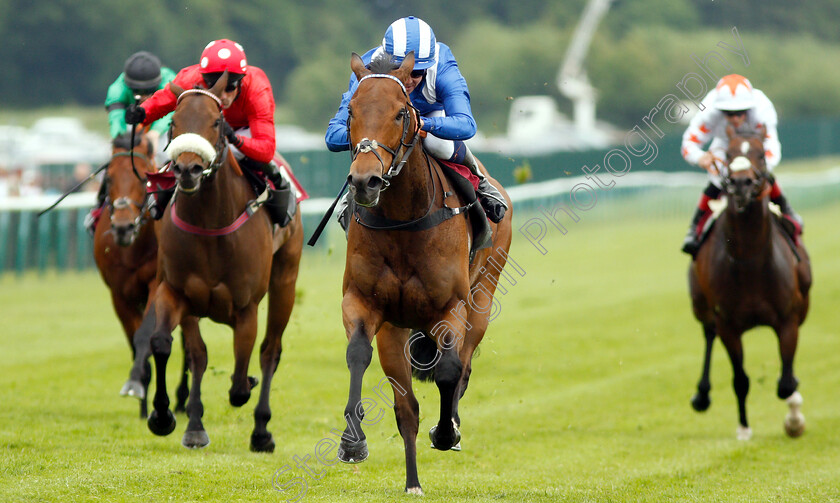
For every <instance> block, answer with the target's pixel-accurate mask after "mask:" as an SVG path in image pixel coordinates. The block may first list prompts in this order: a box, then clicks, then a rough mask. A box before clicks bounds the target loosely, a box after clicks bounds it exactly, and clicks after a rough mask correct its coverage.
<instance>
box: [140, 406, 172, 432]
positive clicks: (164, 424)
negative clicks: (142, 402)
mask: <svg viewBox="0 0 840 503" xmlns="http://www.w3.org/2000/svg"><path fill="white" fill-rule="evenodd" d="M146 424H148V425H149V430H151V432H152V433H154V434H155V435H158V436H161V437H165V436H166V435H169V434H170V433H172V430H174V429H175V416H174V415H173V414H172V411H171V410H169V409H166V414H165V415H164V416H163V417H161V416H160V414H158V411H157V410H153V411H152V414H151V415H150V416H149V420H148V421H147V423H146Z"/></svg>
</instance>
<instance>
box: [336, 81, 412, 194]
mask: <svg viewBox="0 0 840 503" xmlns="http://www.w3.org/2000/svg"><path fill="white" fill-rule="evenodd" d="M371 78H382V79H391V80H393V81H394V82H396V83H397V84H399V85H400V89H401V90H402V93H403V96H405V99H406V103H405V105H406V108H404V109H403V112H402V116H403V119H402V122H403V131H402V136H401V137H400V144H399V146H397V147H396V148H390V147H388V146H387V145H383V144H382V143H380V142H378V141H376V140H371V139H369V138H362V139H361V140H360V141H359V142H358V143H357V144H356V145H355V146H354V147H353V149H352V150H351V151H350V162H353V161H355V160H356V157H358V155H359V154H364V153H367V152H373V155H375V156H376V158H377V159H379V164H380V165H381V166H382V173H383V174H382V179H383V180H384V181H385V186H384V187H383V189H382V190H385V189H386V188H387V187H388V185H390V180H391V178H394V177H395V176H397V175H399V174H400V171H402V168H403V166H405V163H406V162H407V161H408V158H409V156H411V152H412V151H413V150H414V147H416V146H417V142H419V141H420V134H419V133H420V124H419V123H418V124H417V127H416V128H415V130H414V137H413V138H412V140H411V142H410V143H406V138H407V137H408V133H409V128H410V127H411V116H410V114H409V113H408V110H409V109H411V110H414V112H415V114H416V116H418V117H419V116H420V114H419V112H418V110H417V108H415V107H414V105H412V104H411V100H410V99H409V97H408V92H406V90H405V85H403V83H402V81H401V80H400V79H398V78H397V77H395V76H393V75H388V74H385V73H372V74H370V75H365V76H364V77H362V78H361V79H360V80H359V84H361V83H362V82H363V81H365V80H366V79H371ZM347 136H348V138H349V136H350V118H349V117H348V119H347ZM349 143H350V144H351V145H352V144H353V142H352V141H350V142H349ZM380 148H381V149H382V150H384V151H385V152H388V153H389V154H391V164H390V165H389V166H388V169H387V170H386V169H385V161H383V160H382V156H381V155H379V152H378V149H380ZM402 148H405V151H404V152H403V154H402V156H399V151H400V149H402ZM398 159H399V162H398V161H397V160H398Z"/></svg>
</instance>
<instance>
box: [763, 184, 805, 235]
mask: <svg viewBox="0 0 840 503" xmlns="http://www.w3.org/2000/svg"><path fill="white" fill-rule="evenodd" d="M770 201H771V202H773V203H774V204H777V205H778V206H779V209H780V210H781V212H782V220H781V222H782V225H783V226H784V227H785V230H786V231H787V232H788V234H790V235H791V236H792V237H796V236H798V235H800V234H802V231H803V230H804V229H805V222H804V221H803V220H802V217H801V216H799V214H798V213H797V212H795V211H793V208H791V207H790V203H788V201H787V198H786V197H785V196H784V194H781V193H779V195H778V196H776V197H771V198H770Z"/></svg>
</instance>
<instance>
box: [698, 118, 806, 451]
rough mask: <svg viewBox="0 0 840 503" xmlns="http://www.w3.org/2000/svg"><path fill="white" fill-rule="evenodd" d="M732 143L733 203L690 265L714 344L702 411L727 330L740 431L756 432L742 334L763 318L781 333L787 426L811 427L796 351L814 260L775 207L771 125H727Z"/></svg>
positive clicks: (724, 173) (728, 175) (729, 180)
mask: <svg viewBox="0 0 840 503" xmlns="http://www.w3.org/2000/svg"><path fill="white" fill-rule="evenodd" d="M727 134H728V136H729V145H728V149H727V153H726V158H727V159H726V160H727V163H726V165H725V166H724V167H723V168H722V170H721V179H722V187H723V189H724V192H725V195H726V198H727V205H726V209H725V211H724V212H723V213H722V214H721V215H720V217H719V218H718V220H717V222H715V224H714V227H713V228H712V229H711V231H710V234H709V236H708V238H707V240H706V242H705V244H704V245H703V246H702V247H701V248H700V250H699V252H698V254H697V256H696V259H695V260H694V261H693V262H692V264H691V266H690V267H689V271H688V281H689V290H690V293H691V301H692V307H693V310H694V316H695V317H696V318H697V320H699V321H700V323H701V324H702V326H703V333H704V335H705V339H706V352H705V359H704V362H703V373H702V377H701V378H700V381H699V382H698V384H697V394H695V395H694V397H693V398H692V400H691V404H692V406H693V407H694V409H695V410H697V411H704V410H706V409H707V408H708V407H709V405H710V403H711V402H710V400H709V390H710V389H711V385H710V384H709V367H710V359H711V353H712V344H713V342H714V340H715V336H716V335H717V336H720V339H721V341H722V342H723V345H724V346H725V347H726V351H727V353H728V354H729V359H730V361H731V362H732V370H733V380H732V385H733V388H734V390H735V396H736V397H737V399H738V423H739V425H738V428H737V438H738V439H740V440H748V439H749V438H750V437H751V435H752V430H751V429H750V427H749V425H748V423H747V410H746V400H747V393H748V392H749V388H750V381H749V378H748V377H747V374H746V373H745V372H744V365H743V359H744V353H743V348H742V345H741V336H742V334H743V333H744V332H745V331H747V330H749V329H751V328H753V327H756V326H760V325H763V326H769V327H772V328H773V330H774V331H775V332H776V335H777V336H778V339H779V352H780V354H781V360H782V368H781V377H780V378H779V381H778V388H777V392H776V394H777V395H778V397H779V398H780V399H784V400H786V402H787V404H788V406H789V409H790V410H789V412H788V414H787V416H786V418H785V422H784V425H785V431H786V432H787V434H788V435H789V436H791V437H798V436H799V435H801V434H802V433H803V432H804V429H805V418H804V416H803V415H802V413H801V411H800V408H801V405H802V396H801V395H800V393H799V392H798V391H797V387H798V385H799V381H798V380H797V379H796V377H795V376H794V373H793V359H794V354H795V352H796V344H797V340H798V338H799V326H800V325H801V324H802V323H803V322H804V321H805V317H806V315H807V313H808V304H809V298H808V291H809V289H810V287H811V265H810V259H809V257H808V252H807V250H806V249H805V246H804V244H802V243H801V241H800V240H797V241H796V242H794V241H793V239H792V238H791V237H790V236H789V235H787V234H786V233H785V231H784V230H783V229H782V226H781V225H780V224H779V222H778V220H777V218H776V217H775V216H774V215H773V213H771V209H770V205H769V192H770V188H771V185H772V182H771V181H770V178H769V174H768V171H767V166H766V163H765V158H764V147H763V139H764V135H765V130H764V129H763V128H759V129H758V130H757V131H755V134H751V135H748V134H745V133H740V132H736V131H735V130H734V129H733V128H732V127H731V126H730V127H729V128H727Z"/></svg>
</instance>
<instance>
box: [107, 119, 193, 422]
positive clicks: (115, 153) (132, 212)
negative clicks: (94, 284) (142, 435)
mask: <svg viewBox="0 0 840 503" xmlns="http://www.w3.org/2000/svg"><path fill="white" fill-rule="evenodd" d="M132 149H133V156H134V168H132V161H131V156H132ZM153 156H154V152H153V151H152V146H151V143H150V142H149V141H148V139H147V138H146V136H145V135H143V134H139V135H138V136H137V139H136V140H135V143H134V144H133V145H132V143H131V138H130V136H129V135H128V134H124V135H122V136H118V137H116V138H114V141H113V150H112V154H111V160H110V162H109V163H108V168H107V171H106V172H105V177H104V180H103V183H104V184H105V189H106V190H107V198H106V199H105V206H104V208H103V211H102V214H101V215H100V218H99V222H98V223H97V225H96V232H95V234H94V238H93V255H94V259H95V260H96V266H97V267H98V268H99V273H100V275H101V276H102V280H103V281H104V282H105V284H106V285H107V286H108V288H109V289H110V291H111V302H112V303H113V305H114V311H115V312H116V313H117V317H118V318H119V319H120V323H121V324H122V327H123V330H124V331H125V335H126V337H127V338H128V343H129V345H130V346H131V349H132V353H134V354H135V355H136V351H135V349H134V333H135V332H136V331H137V329H138V328H139V327H140V322H141V321H142V319H143V313H144V311H145V310H146V306H147V305H148V301H149V299H150V298H151V297H152V295H154V291H155V288H156V287H157V280H156V279H155V273H156V271H157V247H158V245H157V238H156V236H155V230H154V225H153V224H152V220H151V219H150V218H149V215H148V212H146V211H145V209H144V205H145V196H146V190H145V187H144V178H145V176H146V173H150V172H153V171H154V170H155V165H154V160H153V159H154V157H153ZM135 170H136V171H135ZM181 326H182V328H183V329H184V330H196V331H197V330H198V325H197V324H195V321H194V320H192V321H191V320H184V323H182V325H181ZM139 370H140V371H141V372H140V374H139V375H137V376H135V379H134V380H129V383H126V385H125V386H124V387H123V389H122V391H121V392H120V394H122V395H123V396H134V397H136V398H138V399H139V400H140V417H142V418H145V417H146V412H147V405H146V391H147V389H148V385H149V381H150V379H151V367H150V365H149V362H148V358H146V359H144V363H143V366H142V367H141V368H140V369H139ZM184 371H185V372H186V354H185V355H184ZM187 392H188V386H187V381H186V376H185V375H184V376H183V378H182V380H181V385H180V386H179V387H178V392H177V396H178V403H177V405H176V407H175V410H176V411H178V410H184V405H185V404H186V399H187Z"/></svg>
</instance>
